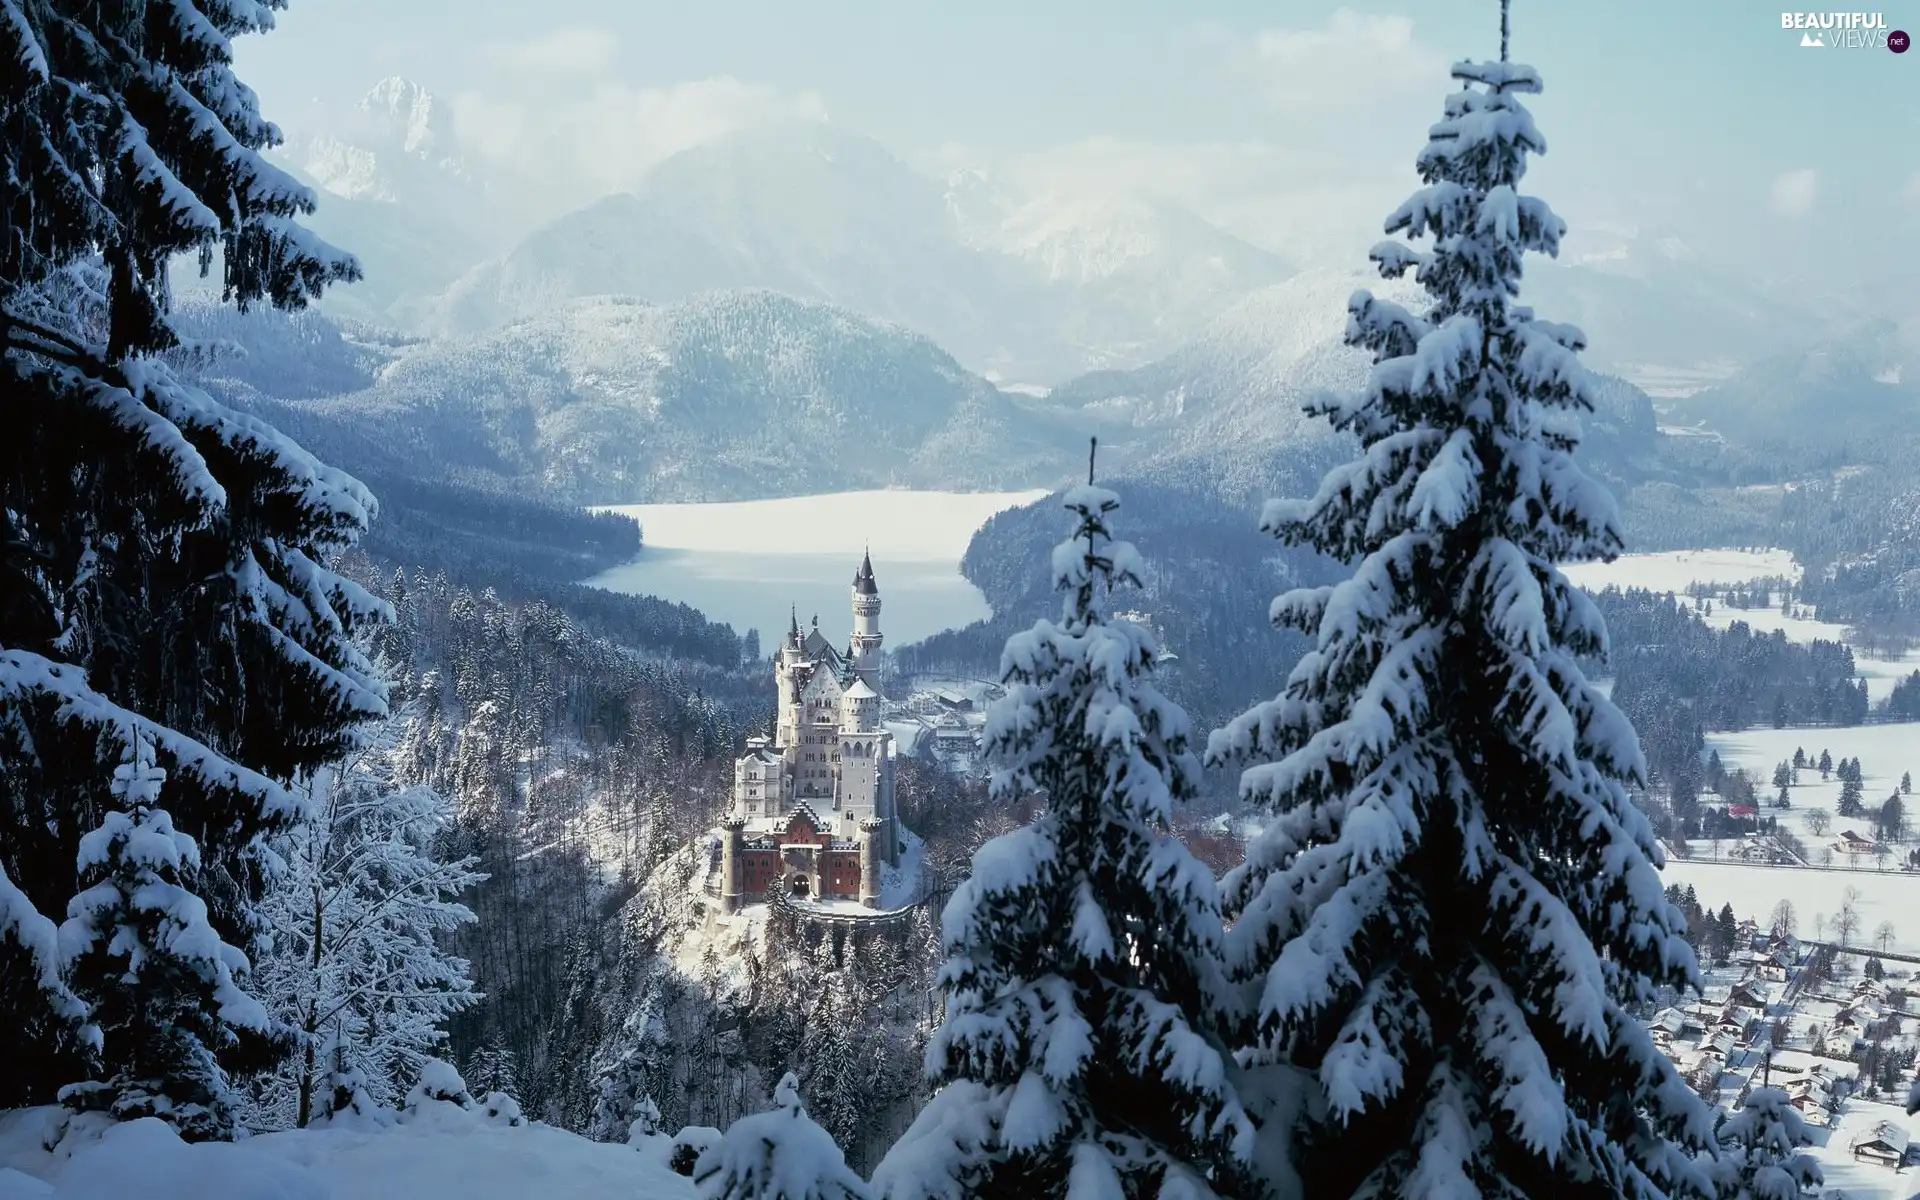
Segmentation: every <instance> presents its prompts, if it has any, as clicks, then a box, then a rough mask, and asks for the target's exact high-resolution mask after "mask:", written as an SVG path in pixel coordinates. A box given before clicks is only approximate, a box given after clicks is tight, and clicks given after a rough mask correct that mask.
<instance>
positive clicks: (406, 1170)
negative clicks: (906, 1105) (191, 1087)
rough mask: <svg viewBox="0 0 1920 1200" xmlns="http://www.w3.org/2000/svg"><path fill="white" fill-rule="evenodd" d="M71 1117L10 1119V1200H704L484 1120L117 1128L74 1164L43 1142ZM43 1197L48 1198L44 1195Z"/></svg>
mask: <svg viewBox="0 0 1920 1200" xmlns="http://www.w3.org/2000/svg"><path fill="white" fill-rule="evenodd" d="M62 1115H63V1114H62V1113H61V1110H58V1109H50V1108H40V1109H20V1110H15V1111H12V1112H4V1113H0V1197H5V1198H6V1200H13V1198H14V1197H20V1198H22V1200H24V1198H26V1197H34V1196H40V1197H47V1198H48V1200H97V1198H99V1197H107V1196H139V1197H141V1198H142V1200H209V1198H214V1197H217V1198H218V1200H423V1198H427V1197H439V1196H459V1197H461V1200H525V1198H526V1197H529V1196H565V1197H568V1198H569V1200H692V1197H693V1195H694V1192H693V1187H692V1185H691V1184H690V1183H689V1182H688V1181H687V1180H686V1179H683V1178H681V1177H680V1176H678V1175H674V1174H673V1173H671V1172H670V1171H668V1170H666V1169H665V1167H663V1166H661V1165H659V1164H658V1163H656V1162H654V1161H653V1160H652V1159H651V1158H650V1157H649V1156H648V1155H645V1154H641V1153H637V1152H635V1151H634V1150H633V1149H632V1148H631V1147H628V1146H621V1145H616V1144H606V1143H599V1142H590V1141H587V1140H586V1139H585V1138H582V1137H578V1136H576V1135H574V1134H571V1133H567V1132H564V1131H562V1130H558V1129H554V1128H551V1127H549V1126H545V1125H527V1126H521V1127H510V1126H505V1125H495V1124H490V1123H488V1122H487V1121H486V1120H485V1118H484V1117H482V1116H481V1115H480V1114H477V1113H476V1114H466V1113H458V1114H457V1117H458V1119H457V1120H456V1121H449V1122H437V1123H435V1124H434V1125H433V1126H432V1127H431V1128H425V1127H422V1126H420V1125H408V1124H404V1123H403V1124H400V1125H396V1126H394V1127H392V1128H388V1129H381V1128H378V1127H374V1126H371V1125H368V1124H356V1125H339V1126H334V1127H329V1128H324V1129H320V1128H315V1129H302V1130H288V1131H286V1132H283V1133H270V1134H262V1135H259V1136H256V1137H251V1138H247V1139H245V1140H243V1141H238V1142H206V1143H199V1144H195V1145H189V1144H187V1143H184V1142H182V1141H180V1139H179V1138H178V1137H177V1136H175V1135H174V1133H173V1131H172V1130H171V1129H169V1128H167V1126H166V1125H164V1124H162V1123H161V1122H160V1121H157V1120H154V1119H151V1118H149V1119H146V1120H140V1121H132V1122H128V1123H125V1124H121V1125H115V1126H111V1127H109V1128H106V1129H105V1130H104V1131H102V1132H100V1133H99V1135H98V1136H97V1138H88V1139H86V1140H85V1142H84V1144H82V1145H80V1146H78V1147H77V1148H74V1149H73V1150H72V1153H71V1154H70V1155H68V1154H66V1153H64V1151H66V1150H67V1147H66V1146H64V1145H63V1146H62V1151H63V1153H58V1154H56V1153H49V1152H47V1151H46V1150H45V1149H44V1148H43V1147H42V1140H43V1138H44V1137H45V1136H46V1133H47V1131H48V1130H49V1127H50V1123H51V1122H57V1121H58V1120H59V1119H60V1118H61V1116H62ZM36 1185H37V1186H36Z"/></svg>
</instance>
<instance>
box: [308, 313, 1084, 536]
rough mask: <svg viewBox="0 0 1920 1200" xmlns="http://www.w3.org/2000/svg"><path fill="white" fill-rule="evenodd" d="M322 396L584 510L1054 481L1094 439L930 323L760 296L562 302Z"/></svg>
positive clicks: (418, 453) (410, 453)
mask: <svg viewBox="0 0 1920 1200" xmlns="http://www.w3.org/2000/svg"><path fill="white" fill-rule="evenodd" d="M308 407H309V409H310V411H311V412H312V413H313V414H314V415H315V416H316V417H320V418H323V419H328V420H333V421H339V422H345V423H348V424H351V425H353V426H354V427H356V428H358V429H361V430H363V431H367V432H369V433H370V434H371V435H372V436H375V437H377V438H379V439H380V440H382V441H384V442H385V444H387V445H388V446H389V447H390V448H391V450H392V451H393V452H394V453H395V454H397V455H399V456H401V457H404V458H408V459H410V460H411V461H413V462H415V463H416V464H418V469H420V470H421V471H423V472H440V473H444V474H450V475H455V476H478V477H487V478H492V479H496V480H505V481H517V482H519V483H521V484H524V485H525V486H526V487H528V488H531V489H534V490H537V491H539V492H541V493H543V494H546V495H550V496H553V497H555V498H559V499H565V500H571V501H575V502H588V503H595V502H631V501H669V500H679V501H693V500H737V499H754V498H762V497H770V496H791V495H800V494H805V493H808V492H824V491H836V490H844V489H854V488H869V487H882V486H888V485H892V484H903V485H915V486H925V487H952V488H982V489H986V488H1001V487H1014V486H1032V485H1034V484H1035V483H1048V484H1050V483H1053V482H1056V481H1058V479H1059V478H1061V477H1062V476H1063V475H1064V474H1065V473H1066V471H1067V470H1068V469H1069V468H1068V464H1069V463H1070V462H1071V461H1072V459H1073V457H1074V456H1075V455H1077V454H1078V453H1079V452H1080V451H1079V449H1078V447H1079V446H1080V445H1081V443H1080V441H1079V438H1080V434H1079V433H1078V432H1077V431H1073V430H1071V428H1070V426H1068V425H1065V424H1063V423H1061V422H1059V421H1058V420H1056V419H1054V418H1053V417H1052V416H1050V415H1048V414H1045V413H1036V412H1034V411H1032V410H1031V409H1030V408H1029V407H1028V406H1027V405H1026V404H1025V403H1024V402H1023V401H1020V400H1017V399H1016V398H1013V397H1009V396H1007V395H1004V394H1003V393H1001V392H999V391H998V390H996V389H995V388H994V387H993V386H992V385H991V384H989V383H987V382H986V381H985V380H983V379H981V378H979V377H978V376H976V375H973V374H970V373H969V372H967V371H966V370H964V369H963V368H962V367H961V366H960V365H959V364H958V363H957V362H955V361H954V360H953V358H952V357H951V356H949V355H948V354H947V353H946V352H945V351H943V350H941V349H940V348H939V347H938V346H936V345H935V344H934V343H933V342H931V341H930V340H928V339H927V338H925V337H922V336H920V335H919V334H916V333H913V332H911V331H909V330H906V329H903V328H901V327H899V326H895V325H889V324H886V323H883V322H879V321H875V320H872V319H870V318H867V317H863V316H860V315H858V314H855V313H853V312H850V311H848V310H846V309H844V308H839V307H836V306H833V305H827V304H822V303H819V302H817V301H807V300H799V299H795V298H793V297H790V296H785V295H781V294H778V293H774V292H766V291H747V292H715V293H706V294H702V295H700V296H696V297H694V298H692V299H689V300H686V301H683V302H681V303H678V304H672V305H650V304H646V303H643V302H640V301H637V300H628V299H621V298H609V297H600V298H592V299H587V300H581V301H575V302H571V303H567V304H564V305H561V306H559V307H557V308H555V309H554V310H553V311H551V312H549V313H547V314H545V315H542V316H540V317H536V318H532V319H529V320H526V321H522V322H519V323H517V324H514V325H510V326H508V327H506V328H504V329H499V330H494V331H490V332H487V333H482V334H477V335H471V336H467V337H462V338H451V339H444V340H440V341H434V342H428V343H425V344H423V345H420V346H418V347H415V348H413V349H412V350H411V351H410V352H408V353H406V354H405V355H404V356H403V357H401V358H399V359H398V361H396V362H394V363H393V364H392V365H390V366H388V367H386V368H384V370H382V372H381V374H380V376H379V379H378V382H377V383H376V384H375V385H374V386H373V387H371V388H368V389H365V390H363V391H360V392H358V393H355V394H352V395H348V396H342V397H336V398H333V399H329V400H324V401H318V402H316V403H315V404H313V405H311V406H308Z"/></svg>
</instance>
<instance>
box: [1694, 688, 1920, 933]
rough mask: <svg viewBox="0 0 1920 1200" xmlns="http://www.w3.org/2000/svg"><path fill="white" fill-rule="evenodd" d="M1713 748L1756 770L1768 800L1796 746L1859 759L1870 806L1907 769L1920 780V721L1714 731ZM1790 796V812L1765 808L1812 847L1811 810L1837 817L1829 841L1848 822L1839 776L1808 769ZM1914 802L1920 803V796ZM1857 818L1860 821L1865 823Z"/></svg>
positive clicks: (1815, 756) (1813, 753)
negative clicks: (1781, 767) (1843, 811)
mask: <svg viewBox="0 0 1920 1200" xmlns="http://www.w3.org/2000/svg"><path fill="white" fill-rule="evenodd" d="M1707 747H1708V749H1710V750H1714V751H1717V752H1718V753H1719V755H1720V763H1721V765H1722V766H1724V767H1726V768H1727V769H1728V770H1733V769H1735V768H1744V769H1745V770H1746V771H1747V773H1748V774H1750V775H1752V776H1753V778H1754V781H1755V786H1757V787H1758V788H1759V789H1760V795H1761V799H1762V801H1763V802H1766V801H1770V800H1772V798H1773V794H1774V788H1773V769H1774V767H1776V766H1778V765H1779V764H1780V763H1782V762H1792V761H1793V752H1794V751H1795V750H1796V749H1802V750H1805V751H1806V752H1807V757H1808V759H1810V760H1813V761H1816V762H1817V761H1818V760H1819V758H1820V753H1821V751H1823V750H1824V751H1826V752H1827V753H1829V754H1831V755H1832V756H1833V760H1834V761H1835V762H1839V761H1840V760H1841V759H1843V758H1857V759H1859V760H1860V790H1861V794H1862V799H1863V802H1864V803H1865V804H1866V805H1867V807H1869V808H1877V807H1878V806H1879V805H1880V804H1881V803H1883V802H1884V801H1885V800H1886V798H1887V797H1888V796H1890V795H1892V794H1893V791H1894V789H1895V788H1896V787H1898V786H1899V783H1900V776H1901V775H1902V774H1905V773H1907V772H1911V773H1912V774H1913V777H1914V778H1915V779H1916V780H1920V721H1904V722H1899V723H1896V724H1891V725H1857V726H1854V727H1852V728H1837V729H1745V730H1741V731H1740V732H1738V733H1710V734H1708V735H1707ZM1787 798H1788V800H1790V801H1791V802H1792V804H1793V807H1792V808H1789V809H1787V810H1785V811H1784V812H1782V811H1781V810H1779V809H1775V808H1764V809H1763V811H1764V812H1765V813H1766V815H1767V816H1770V817H1779V818H1780V820H1781V823H1782V824H1783V825H1786V826H1787V827H1788V828H1790V829H1792V830H1793V832H1794V833H1795V834H1796V835H1798V836H1799V837H1800V838H1801V839H1802V840H1804V841H1806V842H1807V843H1808V845H1809V847H1811V846H1812V845H1813V843H1814V841H1815V840H1816V839H1815V838H1814V836H1813V834H1812V833H1811V832H1810V831H1808V830H1807V828H1806V826H1805V820H1806V815H1807V813H1808V811H1809V810H1811V809H1815V808H1824V809H1825V810H1826V811H1827V814H1828V816H1830V817H1832V819H1833V827H1832V828H1831V829H1829V830H1828V831H1827V835H1826V840H1828V841H1831V840H1832V839H1833V838H1834V836H1835V835H1836V834H1838V833H1839V831H1840V830H1841V829H1842V828H1844V827H1845V826H1846V825H1847V824H1848V822H1845V821H1842V820H1841V819H1840V817H1839V816H1838V813H1839V808H1840V781H1839V780H1838V779H1835V778H1829V779H1826V780H1824V781H1823V780H1821V778H1820V772H1819V771H1818V770H1817V769H1816V770H1802V771H1801V772H1800V778H1799V782H1798V783H1795V784H1791V785H1789V786H1788V788H1787ZM1913 802H1914V803H1920V800H1916V801H1913ZM1913 817H1914V821H1915V824H1916V826H1920V810H1917V811H1915V812H1914V813H1913ZM1852 823H1853V824H1856V825H1857V824H1859V823H1860V822H1858V821H1855V822H1852ZM1859 832H1861V833H1863V834H1864V833H1867V832H1868V831H1867V830H1865V829H1862V830H1860V831H1859ZM1861 865H1864V866H1871V865H1873V864H1872V863H1864V864H1861ZM1916 900H1917V901H1920V894H1917V895H1916Z"/></svg>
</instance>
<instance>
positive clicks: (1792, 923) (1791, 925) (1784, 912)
mask: <svg viewBox="0 0 1920 1200" xmlns="http://www.w3.org/2000/svg"><path fill="white" fill-rule="evenodd" d="M1769 924H1770V927H1771V929H1772V930H1773V936H1775V937H1781V938H1786V937H1792V936H1793V934H1794V930H1795V929H1796V928H1797V927H1798V924H1799V923H1798V922H1797V921H1796V920H1795V918H1794V914H1793V901H1791V900H1782V901H1780V903H1778V904H1776V905H1774V906H1773V916H1772V918H1771V920H1770V922H1769Z"/></svg>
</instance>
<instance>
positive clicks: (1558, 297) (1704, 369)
mask: <svg viewBox="0 0 1920 1200" xmlns="http://www.w3.org/2000/svg"><path fill="white" fill-rule="evenodd" d="M1526 302H1527V303H1528V304H1530V305H1532V306H1533V307H1534V308H1535V309H1537V310H1538V311H1539V313H1540V314H1541V315H1542V316H1543V317H1546V318H1548V319H1550V320H1554V321H1561V322H1566V323H1569V324H1573V325H1578V326H1579V327H1580V328H1581V330H1582V331H1584V332H1585V333H1586V335H1587V341H1588V346H1589V348H1588V350H1587V353H1586V356H1585V357H1586V359H1587V362H1588V363H1589V365H1591V366H1593V367H1595V368H1597V369H1600V370H1606V371H1612V372H1615V373H1617V374H1620V375H1623V376H1625V377H1626V378H1628V379H1631V380H1633V381H1634V382H1635V383H1636V384H1638V385H1640V386H1642V387H1645V388H1647V389H1648V390H1649V391H1652V392H1654V393H1655V394H1657V395H1663V396H1678V395H1685V394H1687V393H1688V392H1691V391H1694V390H1697V389H1699V388H1701V387H1704V386H1710V385H1711V384H1712V383H1714V382H1715V381H1717V380H1719V379H1723V378H1725V377H1726V376H1727V375H1728V374H1730V373H1731V372H1732V371H1733V370H1735V369H1736V367H1737V366H1738V365H1739V364H1743V363H1751V362H1755V361H1757V360H1759V359H1762V358H1765V357H1769V356H1771V355H1773V354H1775V353H1777V352H1778V350H1779V348H1780V347H1781V346H1783V345H1785V346H1796V345H1806V344H1808V343H1809V342H1812V341H1816V340H1819V339H1820V338H1822V337H1823V336H1825V331H1827V330H1829V329H1831V328H1833V322H1834V320H1835V318H1836V317H1837V316H1839V312H1838V310H1836V309H1835V307H1834V306H1832V305H1829V304H1825V303H1820V302H1817V301H1816V300H1815V298H1814V297H1812V296H1809V295H1807V294H1804V293H1801V294H1798V295H1796V294H1794V293H1793V292H1792V291H1791V290H1787V289H1780V288H1769V287H1763V286H1761V285H1760V284H1759V283H1758V282H1757V281H1755V280H1754V279H1751V278H1748V277H1746V276H1743V275H1740V274H1737V273H1734V272H1731V271H1728V270H1725V269H1722V268H1719V267H1716V266H1714V265H1713V264H1711V263H1710V262H1708V261H1706V260H1705V259H1704V258H1703V257H1702V256H1701V255H1699V254H1698V253H1696V252H1695V250H1694V248H1693V247H1692V246H1691V245H1690V244H1689V243H1688V242H1686V241H1685V240H1683V239H1682V238H1680V237H1679V236H1677V235H1676V234H1674V233H1672V232H1670V231H1665V230H1657V229H1655V230H1638V229H1610V228H1606V227H1602V228H1598V229H1594V230H1588V231H1585V232H1583V233H1581V234H1580V235H1579V236H1578V237H1577V238H1571V239H1569V244H1568V245H1567V246H1566V247H1565V249H1564V250H1563V253H1562V255H1561V258H1560V260H1559V261H1552V260H1539V261H1537V262H1533V263H1529V264H1528V267H1527V280H1526Z"/></svg>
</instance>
